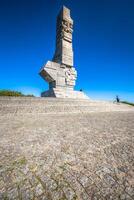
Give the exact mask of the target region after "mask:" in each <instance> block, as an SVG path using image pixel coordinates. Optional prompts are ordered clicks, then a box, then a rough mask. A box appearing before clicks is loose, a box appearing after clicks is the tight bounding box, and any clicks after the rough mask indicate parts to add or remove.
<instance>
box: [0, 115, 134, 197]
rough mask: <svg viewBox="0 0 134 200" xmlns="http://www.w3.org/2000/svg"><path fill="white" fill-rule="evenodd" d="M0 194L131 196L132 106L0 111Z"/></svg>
mask: <svg viewBox="0 0 134 200" xmlns="http://www.w3.org/2000/svg"><path fill="white" fill-rule="evenodd" d="M0 156H1V159H0V199H6V200H7V199H10V200H11V199H12V200H15V199H20V200H25V199H26V200H27V199H33V200H40V199H41V200H49V199H50V200H75V199H78V200H90V199H96V200H97V199H107V200H109V199H113V200H116V199H128V200H129V199H130V200H131V199H134V112H107V113H83V114H82V113H81V114H80V113H78V114H66V115H64V114H58V115H54V114H53V115H52V114H49V115H48V114H37V115H27V116H23V115H22V116H19V115H18V116H15V115H14V116H6V115H3V116H1V117H0Z"/></svg>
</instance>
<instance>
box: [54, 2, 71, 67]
mask: <svg viewBox="0 0 134 200" xmlns="http://www.w3.org/2000/svg"><path fill="white" fill-rule="evenodd" d="M72 33H73V20H72V19H71V16H70V10H69V9H68V8H67V7H65V6H63V7H62V9H61V10H60V12H59V14H58V16H57V23H56V49H55V54H54V57H53V61H54V62H56V63H60V64H65V65H67V66H73V48H72Z"/></svg>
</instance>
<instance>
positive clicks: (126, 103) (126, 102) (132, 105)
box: [121, 101, 134, 106]
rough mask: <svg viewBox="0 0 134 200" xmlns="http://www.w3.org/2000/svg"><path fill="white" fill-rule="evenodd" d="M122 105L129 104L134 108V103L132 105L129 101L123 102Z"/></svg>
mask: <svg viewBox="0 0 134 200" xmlns="http://www.w3.org/2000/svg"><path fill="white" fill-rule="evenodd" d="M121 103H125V104H128V105H130V106H134V103H131V102H128V101H121Z"/></svg>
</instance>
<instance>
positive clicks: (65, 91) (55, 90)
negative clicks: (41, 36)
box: [39, 6, 88, 99]
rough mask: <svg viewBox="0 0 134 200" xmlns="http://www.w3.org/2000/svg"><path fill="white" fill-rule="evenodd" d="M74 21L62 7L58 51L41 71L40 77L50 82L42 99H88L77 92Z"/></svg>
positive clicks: (57, 40) (57, 28) (57, 39)
mask: <svg viewBox="0 0 134 200" xmlns="http://www.w3.org/2000/svg"><path fill="white" fill-rule="evenodd" d="M72 33H73V20H72V19H71V17H70V10H69V9H68V8H66V7H65V6H63V7H62V9H61V11H60V13H59V15H58V16H57V25H56V49H55V53H54V56H53V59H52V61H48V62H47V63H46V65H44V66H43V68H42V69H41V70H40V72H39V74H40V76H41V77H42V78H43V79H44V80H45V81H47V82H48V84H49V90H48V91H45V92H43V93H42V94H41V96H42V97H57V98H78V99H88V96H86V95H85V94H84V93H83V92H82V91H75V90H74V86H75V81H76V78H77V72H76V70H75V68H74V67H73V48H72Z"/></svg>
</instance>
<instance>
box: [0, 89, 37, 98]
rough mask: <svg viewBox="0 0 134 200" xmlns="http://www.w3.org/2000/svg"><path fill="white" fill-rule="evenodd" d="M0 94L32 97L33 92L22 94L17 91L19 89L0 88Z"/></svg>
mask: <svg viewBox="0 0 134 200" xmlns="http://www.w3.org/2000/svg"><path fill="white" fill-rule="evenodd" d="M0 96H14V97H21V96H22V97H24V96H27V97H34V95H33V94H28V95H24V94H23V93H21V92H19V91H13V90H0Z"/></svg>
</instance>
